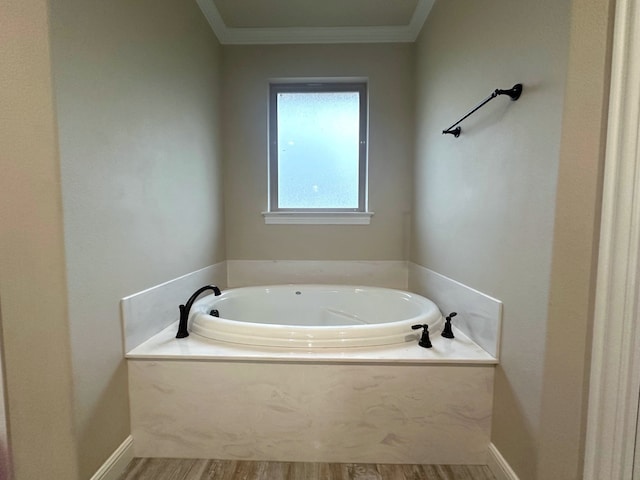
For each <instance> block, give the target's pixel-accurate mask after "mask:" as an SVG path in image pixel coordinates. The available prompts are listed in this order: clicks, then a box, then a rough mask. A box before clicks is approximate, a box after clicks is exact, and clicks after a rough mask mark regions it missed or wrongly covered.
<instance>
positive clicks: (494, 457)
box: [487, 443, 519, 480]
mask: <svg viewBox="0 0 640 480" xmlns="http://www.w3.org/2000/svg"><path fill="white" fill-rule="evenodd" d="M487 466H488V467H489V470H491V473H493V476H494V477H496V480H519V479H518V476H517V475H516V474H515V472H514V471H513V470H512V469H511V467H510V466H509V464H508V463H507V461H506V460H505V459H504V457H503V456H502V454H501V453H500V452H499V451H498V449H497V448H496V446H495V445H494V444H493V443H490V444H489V455H488V457H487Z"/></svg>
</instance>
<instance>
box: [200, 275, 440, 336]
mask: <svg viewBox="0 0 640 480" xmlns="http://www.w3.org/2000/svg"><path fill="white" fill-rule="evenodd" d="M214 309H215V310H217V311H218V312H219V315H220V316H219V317H215V316H212V315H210V314H209V313H210V312H211V310H214ZM189 318H190V321H191V328H190V330H191V332H193V333H195V334H198V335H201V336H203V337H207V338H212V339H215V340H222V341H225V342H233V343H241V344H245V345H262V346H274V347H301V348H308V347H361V346H370V345H387V344H394V343H403V342H408V341H411V342H414V341H416V340H417V338H418V333H416V332H415V331H412V330H411V326H412V325H415V324H427V325H429V331H430V333H432V334H435V333H437V332H439V331H440V330H442V326H443V323H444V321H443V318H442V315H441V314H440V311H439V310H438V307H437V306H436V305H435V304H434V303H433V302H432V301H431V300H428V299H426V298H424V297H421V296H420V295H416V294H414V293H409V292H404V291H401V290H392V289H387V288H377V287H353V286H341V285H276V286H264V287H243V288H235V289H229V290H225V291H224V292H223V293H222V295H219V296H217V297H216V296H215V295H208V296H206V297H203V298H201V299H200V300H198V301H197V302H196V303H194V305H193V307H192V309H191V314H190V317H189Z"/></svg>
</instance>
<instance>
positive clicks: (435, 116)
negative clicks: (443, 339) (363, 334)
mask: <svg viewBox="0 0 640 480" xmlns="http://www.w3.org/2000/svg"><path fill="white" fill-rule="evenodd" d="M570 3H571V2H568V1H563V2H557V1H552V0H548V1H540V2H524V1H517V2H513V1H507V0H491V1H488V2H480V3H476V2H471V3H470V2H465V1H462V0H460V1H457V0H446V1H444V0H441V1H438V2H436V4H435V7H434V9H433V11H432V13H431V15H430V17H429V19H428V22H427V25H426V28H425V29H424V30H423V33H422V34H421V37H420V39H419V41H418V47H417V48H418V49H417V62H418V64H417V84H418V88H417V115H416V118H417V119H416V128H417V136H416V163H415V171H414V175H415V184H414V191H415V195H414V210H415V211H414V216H413V235H412V250H411V251H412V254H411V259H412V260H413V261H415V262H417V263H419V264H422V265H425V266H427V267H429V268H432V269H434V270H435V271H437V272H440V273H442V274H444V275H447V276H450V277H452V278H454V279H455V280H458V281H461V282H463V283H465V284H467V285H469V286H472V287H474V288H477V289H478V290H480V291H483V292H485V293H488V294H490V295H492V296H495V297H497V298H499V299H500V300H502V301H503V302H504V323H503V330H502V335H503V336H502V342H501V362H500V365H499V367H498V369H497V372H496V385H495V399H494V411H493V427H492V441H493V443H494V444H495V445H496V447H497V448H498V450H499V451H500V452H501V453H502V454H503V455H504V457H505V458H506V460H507V461H508V462H509V464H510V465H511V466H512V467H513V468H514V470H515V472H516V473H517V474H518V476H519V477H520V478H521V479H522V480H532V479H539V480H543V479H544V480H546V479H548V478H554V479H576V478H579V472H580V469H581V462H582V459H581V457H580V448H581V443H582V428H583V426H584V422H583V421H582V415H583V411H582V410H581V407H582V406H583V403H584V400H585V398H586V388H585V386H584V383H583V379H584V375H585V366H586V360H585V355H586V337H587V334H588V324H589V318H590V317H589V309H590V303H591V293H590V285H591V282H592V275H593V263H592V261H593V256H594V254H595V251H594V244H593V241H594V238H595V234H596V232H597V228H596V224H597V203H598V185H599V182H600V178H599V170H598V169H599V166H598V165H599V162H600V159H601V158H602V155H601V146H602V143H601V132H602V126H603V123H602V122H603V120H602V118H603V108H602V107H603V103H602V102H603V92H604V87H605V83H604V78H605V76H606V65H605V60H606V40H607V32H606V28H604V27H606V25H607V4H608V2H606V1H600V2H593V1H592V2H586V1H575V2H574V4H575V5H574V7H573V11H571V9H570ZM599 15H600V16H601V17H600V18H599V19H598V16H599ZM585 21H586V23H585ZM570 26H573V27H572V33H573V34H574V35H573V36H572V37H571V43H570V37H569V34H570ZM603 26H604V27H603ZM576 32H577V34H576ZM570 55H571V56H570ZM587 57H588V58H587ZM585 76H594V78H589V81H587V82H585V80H584V77H585ZM567 79H568V80H569V84H568V87H567V92H566V93H565V82H566V81H567ZM517 82H521V83H523V84H524V93H523V95H522V97H521V98H520V100H518V101H517V102H511V101H510V100H509V99H508V98H506V97H500V98H497V99H495V100H493V101H492V102H491V103H490V104H489V105H487V106H486V107H484V108H483V109H482V110H480V111H479V112H477V113H476V114H475V115H474V116H473V117H471V118H469V119H468V120H466V121H465V122H463V123H462V129H463V133H462V136H461V137H460V138H458V139H455V138H453V137H451V136H443V135H441V133H440V132H441V130H442V129H444V128H446V127H448V126H449V125H450V124H451V123H453V122H454V121H456V120H457V119H458V118H460V117H461V116H462V115H463V114H465V113H466V112H467V111H468V110H469V109H470V107H473V106H475V105H476V104H477V103H479V102H480V101H481V100H482V99H484V98H485V96H486V95H488V94H489V93H490V92H491V91H492V90H493V89H494V88H508V87H511V86H512V85H513V84H515V83H517ZM575 84H579V88H578V89H575V90H574V85H575ZM592 95H593V97H592ZM563 107H564V113H565V116H564V120H563ZM563 130H564V134H563V133H562V132H563ZM585 138H588V139H589V140H588V141H586V142H585V141H584V139H585ZM587 145H588V146H587ZM585 147H586V150H585ZM559 172H560V173H559ZM556 189H558V193H557V194H556ZM568 219H570V220H569V221H568ZM554 222H555V225H554ZM554 227H555V230H554ZM568 285H572V287H571V288H568ZM565 321H566V322H567V323H566V324H564V323H563V322H565ZM559 332H565V333H566V335H565V336H563V337H559V336H557V335H558V333H559Z"/></svg>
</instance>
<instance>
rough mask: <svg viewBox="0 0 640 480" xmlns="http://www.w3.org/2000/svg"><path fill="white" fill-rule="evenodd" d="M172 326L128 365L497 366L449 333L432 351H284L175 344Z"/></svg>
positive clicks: (401, 347) (413, 344)
mask: <svg viewBox="0 0 640 480" xmlns="http://www.w3.org/2000/svg"><path fill="white" fill-rule="evenodd" d="M177 331H178V324H177V322H176V323H175V324H173V325H170V326H169V327H167V328H165V329H164V330H163V331H161V332H160V333H158V334H156V335H154V336H153V337H151V338H150V339H149V340H147V341H146V342H144V343H142V344H141V345H139V346H138V347H136V348H134V349H133V350H131V351H130V352H128V353H127V355H126V358H127V359H130V360H210V361H216V360H220V361H234V360H237V361H262V362H303V363H313V362H321V363H326V362H339V363H394V364H395V363H408V364H441V365H443V364H465V365H473V364H478V365H495V364H497V363H498V360H497V359H496V358H495V357H493V356H492V355H490V354H489V353H487V352H486V351H485V350H483V349H482V348H480V347H479V346H478V345H477V344H476V343H474V342H473V341H472V340H470V339H469V338H468V337H467V336H466V335H465V334H464V333H462V332H461V331H459V330H458V329H456V328H455V327H453V332H454V334H455V338H454V339H452V340H449V339H446V338H443V337H441V336H440V333H439V332H437V333H434V334H433V335H431V343H432V344H433V348H422V347H420V346H418V341H417V338H418V334H411V333H408V335H410V336H412V337H414V338H415V340H412V341H410V342H406V343H401V344H393V345H380V346H370V347H348V348H318V347H316V348H308V349H307V348H298V347H296V348H286V347H263V346H256V345H241V344H234V343H228V342H221V341H217V340H212V339H209V338H205V337H201V336H199V335H196V334H191V335H189V337H187V338H182V339H176V338H175V336H176V332H177Z"/></svg>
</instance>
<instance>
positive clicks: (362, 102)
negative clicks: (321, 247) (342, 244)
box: [265, 80, 368, 223]
mask: <svg viewBox="0 0 640 480" xmlns="http://www.w3.org/2000/svg"><path fill="white" fill-rule="evenodd" d="M323 92H358V94H359V112H360V114H359V139H358V206H357V207H356V208H281V207H279V206H278V200H279V199H278V186H279V178H278V94H279V93H323ZM268 136H269V175H268V178H269V180H268V187H269V188H268V192H269V193H268V196H269V199H268V200H269V202H268V203H269V210H268V212H265V213H267V214H273V215H276V216H277V215H280V218H287V219H289V220H291V219H292V218H293V217H292V215H295V214H297V213H299V214H301V215H302V216H303V217H304V218H306V219H307V220H308V219H313V218H316V219H322V215H323V214H337V215H340V214H363V213H366V212H367V200H368V198H367V194H368V159H367V146H368V85H367V82H365V81H349V82H346V81H345V82H339V81H335V80H331V81H321V82H295V83H293V82H292V83H282V82H272V83H270V84H269V128H268ZM272 218H275V217H273V216H272ZM367 218H368V217H367ZM325 220H326V219H325ZM269 223H285V222H269ZM286 223H297V222H293V221H287V222H286ZM300 223H328V222H326V221H323V220H321V221H320V222H314V221H304V222H300ZM332 223H333V222H332ZM337 223H351V222H345V221H340V222H337ZM354 223H362V222H359V221H358V222H354ZM367 223H368V221H367Z"/></svg>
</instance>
